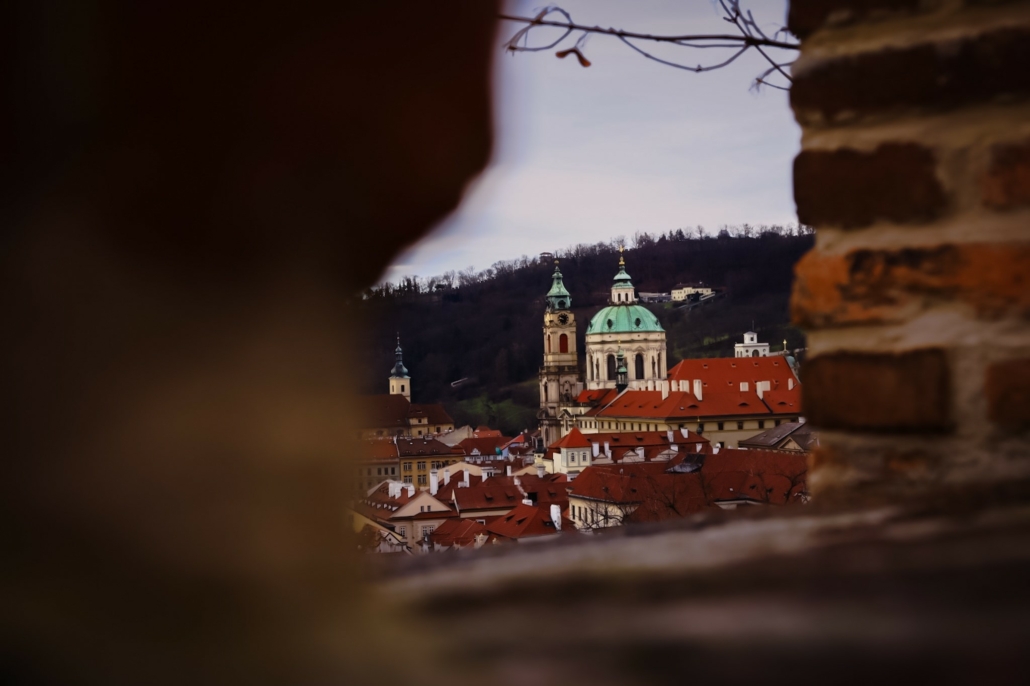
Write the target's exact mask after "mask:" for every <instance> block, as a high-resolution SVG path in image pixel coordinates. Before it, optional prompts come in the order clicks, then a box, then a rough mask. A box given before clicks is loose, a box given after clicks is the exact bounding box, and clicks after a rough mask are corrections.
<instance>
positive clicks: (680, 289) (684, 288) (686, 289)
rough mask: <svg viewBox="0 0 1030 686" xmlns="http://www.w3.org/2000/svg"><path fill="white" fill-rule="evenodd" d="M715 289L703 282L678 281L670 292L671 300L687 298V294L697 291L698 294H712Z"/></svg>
mask: <svg viewBox="0 0 1030 686" xmlns="http://www.w3.org/2000/svg"><path fill="white" fill-rule="evenodd" d="M714 292H715V289H714V288H712V287H711V286H706V285H705V284H703V283H700V282H697V283H678V284H676V286H675V287H674V288H673V289H672V293H671V294H670V295H671V297H672V300H673V301H681V300H687V299H688V298H689V296H691V295H693V294H695V293H697V294H698V295H699V296H702V297H703V296H706V295H712V294H713V293H714Z"/></svg>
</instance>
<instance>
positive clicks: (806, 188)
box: [794, 143, 947, 228]
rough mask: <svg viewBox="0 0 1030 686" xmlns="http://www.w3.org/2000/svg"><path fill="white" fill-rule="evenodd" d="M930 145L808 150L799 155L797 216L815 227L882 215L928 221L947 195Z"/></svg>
mask: <svg viewBox="0 0 1030 686" xmlns="http://www.w3.org/2000/svg"><path fill="white" fill-rule="evenodd" d="M935 169H936V161H935V159H934V154H933V152H932V151H931V150H929V149H927V148H925V147H922V146H920V145H916V144H914V143H885V144H883V145H880V146H879V147H878V148H876V149H875V150H873V151H871V152H862V151H858V150H853V149H849V148H844V149H841V150H827V151H824V150H805V151H802V152H801V154H799V155H798V156H797V157H796V158H795V160H794V201H795V202H796V203H797V208H798V220H799V221H800V222H801V223H802V224H809V225H813V226H826V225H832V226H841V227H843V228H856V227H861V226H866V225H868V224H871V223H872V222H874V221H876V220H878V219H886V220H890V221H895V222H926V221H930V220H932V219H934V218H935V217H937V216H939V215H940V214H941V213H942V212H943V211H944V210H945V208H946V206H947V196H946V194H945V191H944V189H943V188H942V187H941V184H940V181H938V179H937V176H936V173H935Z"/></svg>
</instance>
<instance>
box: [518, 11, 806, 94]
mask: <svg viewBox="0 0 1030 686" xmlns="http://www.w3.org/2000/svg"><path fill="white" fill-rule="evenodd" d="M719 5H720V7H721V8H722V11H723V13H724V15H725V16H723V20H724V21H726V22H727V23H730V24H733V25H734V26H735V27H736V28H737V30H738V31H739V35H736V34H691V35H677V36H670V35H656V34H650V33H638V32H634V31H626V30H623V29H616V28H607V29H605V28H602V27H600V26H586V25H583V24H577V23H575V22H574V21H573V20H572V16H571V15H570V14H569V13H568V12H566V11H565V10H564V9H562V8H561V7H557V6H554V5H551V6H549V7H546V8H545V9H543V10H541V11H540V12H539V13H537V15H536V16H535V17H517V16H511V15H500V18H501V19H505V20H508V21H515V22H522V23H524V24H526V25H525V26H524V27H522V28H521V29H519V30H518V31H517V32H516V33H515V34H514V35H513V36H512V37H511V39H510V40H509V41H508V42H507V43H506V44H505V49H506V50H508V51H510V52H513V53H514V52H541V51H545V50H550V49H552V48H555V47H558V46H559V45H560V44H561V43H562V42H564V41H565V40H566V39H567V38H568V37H569V36H570V35H572V34H573V33H575V32H577V31H578V32H580V36H579V39H578V40H577V41H576V44H575V45H574V46H573V47H572V48H568V49H565V50H560V51H558V52H557V53H555V54H556V55H557V56H558V57H567V56H568V55H575V56H576V57H577V59H579V62H580V64H581V65H583V66H584V67H589V66H590V61H589V60H588V59H587V58H586V56H585V55H584V54H583V51H582V48H583V45H584V43H585V39H586V38H587V37H589V36H590V35H592V34H602V35H606V36H614V37H615V38H618V39H619V40H620V41H622V42H623V43H625V44H626V45H627V46H629V47H630V48H631V49H632V50H633V51H635V52H637V53H639V54H640V55H642V56H644V57H645V58H647V59H649V60H652V61H654V62H658V63H659V64H664V65H666V66H669V67H674V68H676V69H683V70H685V71H692V72H695V73H700V72H707V71H713V70H716V69H721V68H723V67H725V66H727V65H729V64H732V63H733V62H734V61H736V59H737V58H738V57H740V56H741V55H742V54H744V53H745V52H747V51H748V50H750V49H751V48H754V49H755V50H757V51H758V53H759V54H760V55H761V56H762V57H763V58H764V59H765V60H766V61H767V62H769V64H770V65H771V68H770V69H768V70H766V71H765V72H764V73H763V74H762V75H761V76H759V77H758V78H756V79H755V81H754V87H760V86H762V85H766V86H770V87H772V88H777V89H779V90H787V89H786V88H784V87H783V86H780V85H777V84H774V83H770V82H769V80H768V76H769V74H771V73H772V72H777V73H778V74H779V75H780V76H782V77H783V78H784V79H786V80H787V82H788V83H790V82H791V77H790V75H789V74H788V73H787V71H786V70H785V69H784V68H785V67H788V66H789V65H790V64H792V62H777V61H776V60H775V59H773V58H772V57H771V56H770V55H769V52H768V50H770V49H777V50H795V51H796V50H799V49H800V45H799V44H798V43H796V42H789V41H786V40H781V39H780V35H781V34H782V33H784V31H783V29H780V30H777V31H776V33H775V34H774V37H773V38H770V37H769V36H768V35H767V34H766V33H765V32H764V31H762V28H761V27H760V26H759V25H758V22H757V21H755V18H754V15H753V14H752V13H751V11H750V10H747V11H742V10H741V8H740V0H719ZM551 13H557V14H559V15H561V17H562V18H563V19H564V21H556V20H552V19H548V18H547V17H548V16H549V15H550V14H551ZM541 27H551V28H559V29H563V32H562V34H561V36H559V37H558V39H557V40H554V41H551V42H549V43H547V44H546V45H540V46H530V45H529V33H530V32H531V31H532V30H533V29H535V28H541ZM633 41H652V42H655V43H665V44H668V45H672V46H675V47H681V48H691V49H698V50H704V49H722V50H727V49H728V50H734V51H735V52H733V54H732V55H730V56H729V57H728V58H726V59H725V60H722V61H721V62H717V63H714V64H708V65H703V64H696V65H690V64H684V63H682V62H678V61H674V60H668V59H664V58H661V57H658V56H656V55H654V54H652V53H650V52H648V51H647V50H644V49H643V48H641V47H640V46H639V45H636V44H635V43H634V42H633Z"/></svg>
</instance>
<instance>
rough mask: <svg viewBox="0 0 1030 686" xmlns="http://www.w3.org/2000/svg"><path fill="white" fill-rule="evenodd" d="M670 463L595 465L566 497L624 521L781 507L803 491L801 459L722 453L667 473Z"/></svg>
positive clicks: (783, 455)
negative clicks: (609, 510)
mask: <svg viewBox="0 0 1030 686" xmlns="http://www.w3.org/2000/svg"><path fill="white" fill-rule="evenodd" d="M670 466H671V465H670V463H646V462H645V463H632V464H623V465H595V466H591V467H587V468H586V469H584V470H583V471H582V472H581V473H580V474H579V476H578V477H576V479H575V481H573V482H571V488H570V496H571V497H574V498H585V499H592V500H600V501H606V502H610V503H616V504H619V505H626V506H630V507H627V508H626V509H627V512H629V511H630V510H632V512H631V513H630V514H628V516H627V519H626V521H662V520H665V519H673V518H676V517H682V516H685V515H687V514H690V513H692V512H699V511H701V510H703V509H706V508H710V507H715V506H717V503H718V502H720V501H722V502H725V501H732V500H740V499H746V500H749V501H754V502H759V503H768V504H774V505H783V504H789V503H793V502H796V501H798V500H800V499H801V496H802V495H803V494H804V493H805V489H806V485H805V477H806V475H807V467H808V465H807V461H806V458H805V456H804V455H801V454H797V453H785V452H778V451H767V450H735V449H725V450H722V451H720V452H719V453H717V454H710V455H706V456H705V458H704V463H703V465H702V467H701V469H700V470H697V471H693V472H686V473H684V472H670V471H668V469H669V467H670Z"/></svg>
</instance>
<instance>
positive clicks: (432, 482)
mask: <svg viewBox="0 0 1030 686" xmlns="http://www.w3.org/2000/svg"><path fill="white" fill-rule="evenodd" d="M439 486H440V484H439V483H438V482H437V480H436V469H435V468H434V469H430V470H429V495H436V489H437V488H439Z"/></svg>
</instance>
